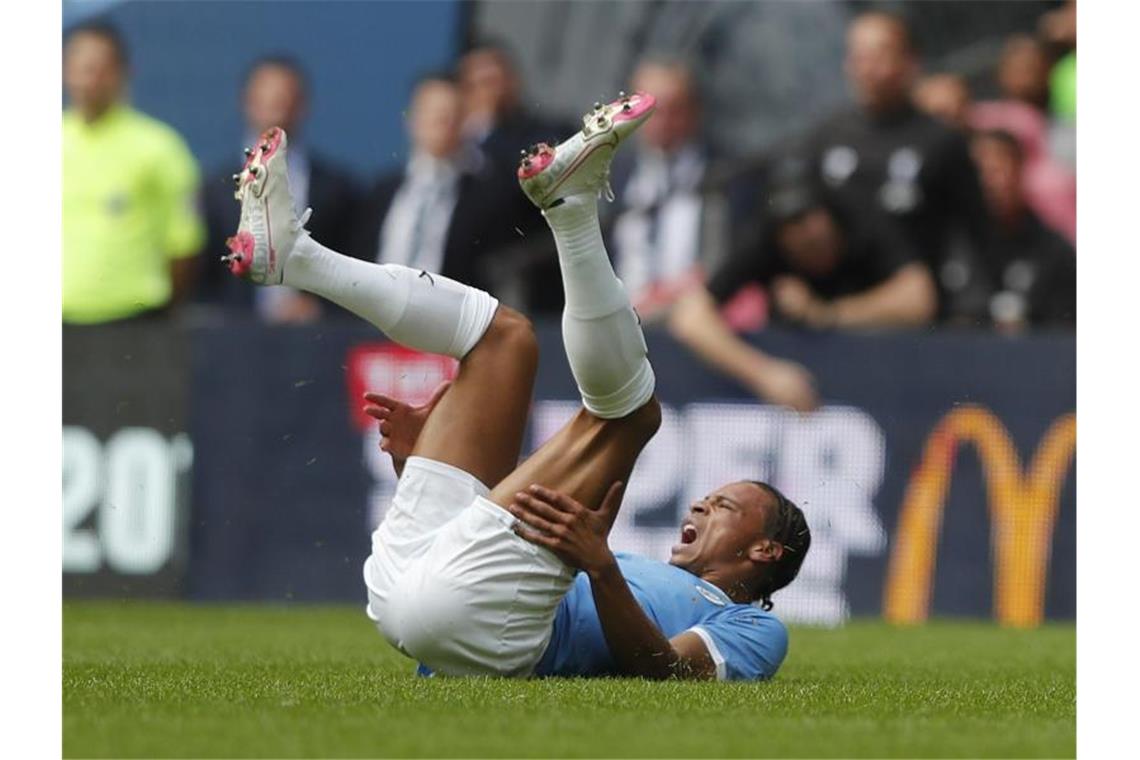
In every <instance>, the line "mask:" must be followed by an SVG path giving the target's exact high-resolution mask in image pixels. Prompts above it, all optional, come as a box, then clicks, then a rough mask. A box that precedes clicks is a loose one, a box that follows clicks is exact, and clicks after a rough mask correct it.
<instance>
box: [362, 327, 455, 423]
mask: <svg viewBox="0 0 1140 760" xmlns="http://www.w3.org/2000/svg"><path fill="white" fill-rule="evenodd" d="M347 366H348V401H349V413H350V414H351V415H352V422H353V424H354V425H356V427H358V428H360V429H361V430H366V429H368V428H370V427H372V426H373V425H375V424H376V421H375V420H374V419H372V418H371V417H369V416H367V415H366V414H364V412H363V411H362V408H363V407H364V392H365V391H375V392H377V393H383V394H385V395H386V396H392V397H393V398H396V399H399V400H400V401H404V402H407V403H409V404H412V405H418V404H422V403H424V402H425V401H427V400H428V399H429V398H430V397H431V393H432V391H434V390H435V389H436V388H437V387H439V384H440V383H442V382H443V381H444V380H450V379H452V378H453V377H455V373H456V372H457V371H458V368H459V362H457V361H456V360H455V359H452V358H451V357H449V356H439V355H438V354H424V353H421V352H419V351H413V350H412V349H410V348H404V347H403V346H400V345H397V344H395V343H362V344H359V345H356V346H353V347H352V348H350V349H349V351H348V362H347Z"/></svg>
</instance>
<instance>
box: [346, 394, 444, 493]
mask: <svg viewBox="0 0 1140 760" xmlns="http://www.w3.org/2000/svg"><path fill="white" fill-rule="evenodd" d="M450 387H451V381H450V380H448V381H447V382H445V383H443V384H442V385H440V386H439V387H438V388H436V389H435V391H434V392H433V393H432V394H431V398H430V399H428V400H427V402H426V403H424V404H422V405H421V406H412V405H411V404H406V403H404V402H403V401H400V400H398V399H394V398H392V397H390V396H385V395H384V394H383V393H374V392H371V391H369V392H368V393H365V394H364V400H365V401H367V402H368V404H367V405H366V406H365V407H364V413H365V414H367V415H368V416H369V417H372V418H373V419H375V420H377V421H378V422H379V425H380V450H381V451H384V452H387V453H388V454H390V455H391V456H392V464H393V466H394V467H395V468H396V474H397V475H399V474H400V472H401V471H402V470H403V469H404V461H405V460H406V459H407V458H408V457H409V456H411V453H412V450H413V449H414V448H415V447H416V441H417V440H418V439H419V437H420V431H421V430H423V428H424V423H425V422H427V418H428V415H430V414H431V410H432V409H434V408H435V405H436V404H438V403H439V400H440V399H441V398H443V394H444V393H446V392H447V389H448V388H450Z"/></svg>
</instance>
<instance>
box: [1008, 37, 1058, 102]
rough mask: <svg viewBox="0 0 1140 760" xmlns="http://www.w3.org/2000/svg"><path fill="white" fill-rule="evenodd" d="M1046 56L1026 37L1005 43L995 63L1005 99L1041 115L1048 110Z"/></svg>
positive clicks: (1042, 48) (1047, 54)
mask: <svg viewBox="0 0 1140 760" xmlns="http://www.w3.org/2000/svg"><path fill="white" fill-rule="evenodd" d="M1050 63H1051V62H1050V60H1049V53H1048V51H1046V49H1045V46H1044V45H1043V44H1042V43H1040V42H1038V41H1037V40H1036V39H1034V38H1033V37H1030V36H1029V35H1027V34H1015V35H1013V36H1012V37H1010V38H1009V39H1008V40H1006V43H1005V47H1004V48H1003V49H1002V53H1001V60H1000V61H999V62H998V70H997V82H998V87H1000V88H1001V92H1002V95H1003V96H1004V97H1005V98H1006V99H1007V100H1015V101H1017V102H1019V103H1025V104H1026V105H1029V106H1032V107H1033V108H1035V109H1037V110H1038V111H1041V112H1044V111H1045V110H1046V109H1047V108H1048V107H1049V67H1050Z"/></svg>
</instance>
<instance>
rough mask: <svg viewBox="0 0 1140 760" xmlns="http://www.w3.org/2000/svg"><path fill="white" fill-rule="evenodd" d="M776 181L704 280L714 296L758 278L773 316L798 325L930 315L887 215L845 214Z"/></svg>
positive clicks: (914, 321) (919, 275)
mask: <svg viewBox="0 0 1140 760" xmlns="http://www.w3.org/2000/svg"><path fill="white" fill-rule="evenodd" d="M787 163H791V162H790V161H789V162H787ZM775 182H776V184H775V185H774V187H773V189H772V191H771V193H770V195H769V199H768V213H767V219H766V221H765V223H764V224H763V225H760V226H758V227H757V228H756V230H755V232H754V234H753V236H752V238H751V241H750V243H748V244H747V245H742V246H741V247H740V248H738V249H737V250H736V252H735V253H734V255H733V256H732V258H731V259H730V260H729V261H728V263H727V264H726V265H725V266H724V267H723V268H721V269H720V270H718V271H717V272H716V274H714V275H713V277H712V278H711V280H710V281H709V285H708V290H709V293H710V294H711V295H712V296H713V298H714V299H715V300H716V301H718V302H720V303H724V302H726V301H727V300H728V299H729V298H731V297H732V296H733V295H734V294H735V293H736V291H737V290H739V289H740V288H741V287H742V286H743V285H745V284H746V283H749V282H757V283H759V284H761V285H763V286H765V287H766V288H768V289H769V290H770V291H771V294H772V306H773V309H774V315H775V317H776V318H777V319H781V320H783V321H786V322H791V323H795V324H798V325H801V326H804V327H810V328H882V327H912V326H918V325H923V324H926V323H927V322H929V321H930V320H931V319H932V318H933V317H934V313H935V310H936V308H937V300H936V299H937V294H936V292H935V290H934V283H933V281H932V280H931V278H930V273H929V271H928V270H927V269H926V267H925V266H924V265H923V264H922V262H921V261H919V260H918V257H917V255H916V253H915V252H914V250H913V249H912V248H911V247H910V245H909V244H908V243H907V241H906V239H905V238H904V237H903V236H902V235H901V234H900V233H899V231H898V229H897V227H896V225H895V223H894V222H893V221H892V220H891V219H890V218H889V217H887V216H886V215H884V214H881V213H875V214H871V215H863V216H856V215H854V214H851V213H849V212H847V211H845V210H844V209H843V208H842V207H840V206H838V205H836V204H834V203H832V202H830V201H829V200H828V199H827V198H826V197H825V196H824V195H823V194H822V193H820V192H819V191H818V190H817V189H816V188H814V187H813V186H812V185H811V184H810V183H808V182H805V181H803V180H802V179H800V178H799V177H796V176H792V177H791V178H788V179H784V178H781V177H779V176H777V179H776V180H775Z"/></svg>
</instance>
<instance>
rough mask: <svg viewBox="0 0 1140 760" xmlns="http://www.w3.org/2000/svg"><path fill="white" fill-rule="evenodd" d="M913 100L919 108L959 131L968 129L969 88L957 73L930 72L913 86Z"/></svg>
mask: <svg viewBox="0 0 1140 760" xmlns="http://www.w3.org/2000/svg"><path fill="white" fill-rule="evenodd" d="M914 102H915V105H917V106H918V107H919V108H920V109H921V110H923V111H925V112H926V113H928V114H930V115H931V116H933V117H934V118H936V119H939V120H940V121H942V123H944V124H946V125H947V126H949V127H953V128H954V129H957V130H960V131H963V132H965V131H967V130H968V129H969V126H970V124H969V120H970V88H969V86H968V85H967V84H966V80H965V79H963V78H962V77H960V76H958V75H957V74H931V75H930V76H928V77H924V78H923V79H922V80H920V81H919V83H918V86H917V87H915V88H914Z"/></svg>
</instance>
